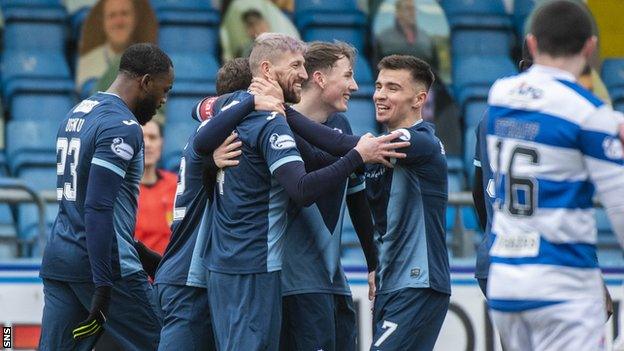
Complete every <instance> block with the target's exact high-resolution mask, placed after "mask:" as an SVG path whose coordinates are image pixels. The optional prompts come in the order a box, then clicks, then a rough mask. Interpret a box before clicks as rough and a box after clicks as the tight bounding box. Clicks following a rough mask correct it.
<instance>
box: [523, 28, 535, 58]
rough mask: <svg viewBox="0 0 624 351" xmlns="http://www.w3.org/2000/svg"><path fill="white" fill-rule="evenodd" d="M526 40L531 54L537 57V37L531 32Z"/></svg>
mask: <svg viewBox="0 0 624 351" xmlns="http://www.w3.org/2000/svg"><path fill="white" fill-rule="evenodd" d="M525 40H526V43H527V48H528V49H529V54H531V57H535V55H536V54H537V38H535V36H534V35H533V34H531V33H529V34H527V36H526V39H525Z"/></svg>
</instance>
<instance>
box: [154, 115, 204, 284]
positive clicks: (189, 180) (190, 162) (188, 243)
mask: <svg viewBox="0 0 624 351" xmlns="http://www.w3.org/2000/svg"><path fill="white" fill-rule="evenodd" d="M206 123H208V121H206V122H203V123H202V124H201V125H200V126H199V128H197V130H199V129H200V128H202V127H204V126H205V125H206ZM196 135H197V131H196V132H195V133H193V134H192V135H191V136H190V137H189V139H188V141H187V143H186V146H184V150H183V151H182V158H181V159H180V170H179V171H178V187H177V189H176V198H175V202H174V209H173V223H172V224H171V240H170V242H169V245H167V250H165V254H164V256H163V259H162V261H161V262H160V266H159V267H158V272H157V274H156V279H155V280H154V282H155V283H157V284H159V283H166V284H177V285H189V286H196V287H205V286H206V283H205V277H206V276H205V272H204V269H203V266H202V264H201V260H200V255H201V253H202V252H201V250H202V248H203V246H204V243H205V240H206V238H205V233H206V231H200V223H201V219H202V216H203V214H204V211H205V209H206V207H207V206H209V201H208V198H209V196H208V195H209V194H208V192H210V193H212V188H210V189H207V188H206V187H205V180H206V178H207V177H208V172H210V170H209V169H208V168H207V166H206V162H205V157H202V156H201V155H198V154H197V153H196V152H195V151H194V150H193V141H194V139H195V136H196ZM200 233H201V234H200Z"/></svg>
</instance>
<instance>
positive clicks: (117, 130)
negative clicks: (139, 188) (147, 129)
mask: <svg viewBox="0 0 624 351" xmlns="http://www.w3.org/2000/svg"><path fill="white" fill-rule="evenodd" d="M142 149H143V131H142V130H141V126H139V124H138V123H137V122H136V121H134V120H130V119H128V120H123V121H122V120H120V119H117V118H115V119H113V120H112V121H111V122H110V124H108V125H106V126H104V128H102V129H101V130H100V131H98V135H97V139H96V144H95V152H94V154H93V159H92V161H91V162H92V164H93V165H97V166H100V167H104V168H107V169H108V170H110V171H112V172H114V173H115V174H117V175H119V176H120V177H122V178H124V177H125V176H126V170H127V169H128V166H129V165H130V162H131V161H132V159H133V158H134V156H135V155H137V153H141V152H142Z"/></svg>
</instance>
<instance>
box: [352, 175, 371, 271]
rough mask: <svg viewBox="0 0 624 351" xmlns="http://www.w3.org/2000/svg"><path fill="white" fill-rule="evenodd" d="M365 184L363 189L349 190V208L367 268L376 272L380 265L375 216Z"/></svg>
mask: <svg viewBox="0 0 624 351" xmlns="http://www.w3.org/2000/svg"><path fill="white" fill-rule="evenodd" d="M363 186H364V184H363V183H362V188H361V189H359V190H358V189H353V188H350V189H349V190H347V207H348V209H349V216H351V221H352V223H353V228H354V229H355V233H356V234H357V236H358V240H359V241H360V245H361V246H362V251H363V252H364V257H365V258H366V266H367V267H368V271H369V272H374V271H375V270H376V269H377V266H378V265H379V259H378V255H377V246H376V245H375V238H374V235H375V226H374V225H373V216H372V215H371V210H370V207H369V205H368V199H367V198H366V192H365V191H364V187H363ZM349 191H352V193H349Z"/></svg>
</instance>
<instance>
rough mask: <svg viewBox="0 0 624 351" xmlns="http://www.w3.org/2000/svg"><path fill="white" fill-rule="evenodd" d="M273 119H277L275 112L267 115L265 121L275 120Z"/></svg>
mask: <svg viewBox="0 0 624 351" xmlns="http://www.w3.org/2000/svg"><path fill="white" fill-rule="evenodd" d="M275 117H277V111H273V112H271V114H270V115H269V117H267V118H266V120H267V121H270V120H273V119H275Z"/></svg>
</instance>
